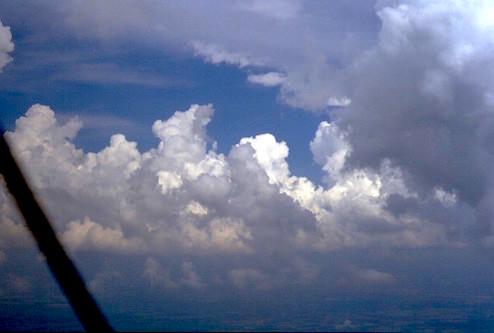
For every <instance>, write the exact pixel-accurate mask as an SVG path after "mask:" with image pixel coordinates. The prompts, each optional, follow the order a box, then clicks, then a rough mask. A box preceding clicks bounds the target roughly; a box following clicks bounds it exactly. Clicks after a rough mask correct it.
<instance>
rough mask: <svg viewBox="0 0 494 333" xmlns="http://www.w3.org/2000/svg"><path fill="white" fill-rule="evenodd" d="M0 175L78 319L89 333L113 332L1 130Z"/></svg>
mask: <svg viewBox="0 0 494 333" xmlns="http://www.w3.org/2000/svg"><path fill="white" fill-rule="evenodd" d="M0 173H1V174H2V175H3V177H4V179H5V182H6V183H7V188H8V190H9V191H10V193H11V194H12V196H13V197H14V198H15V200H16V202H17V206H18V207H19V210H20V211H21V213H22V215H23V216H24V219H25V220H26V223H27V226H28V228H29V230H31V232H32V234H33V236H34V238H35V239H36V241H37V242H38V246H39V249H40V251H41V252H42V253H43V254H44V256H45V257H46V261H47V262H48V266H49V267H50V269H51V271H52V273H53V275H54V276H55V278H56V280H57V281H58V284H59V285H60V287H61V288H62V290H63V292H64V293H65V295H66V296H67V298H68V299H69V302H70V304H71V305H72V308H73V309H74V311H75V313H76V314H77V317H79V320H80V321H81V323H82V325H83V326H84V328H85V329H86V330H87V331H96V330H97V331H101V330H103V331H112V328H111V326H110V324H109V323H108V321H107V320H106V318H105V316H104V315H103V313H102V312H101V311H100V309H99V308H98V306H97V305H96V302H95V301H94V299H93V298H92V297H91V295H90V294H89V292H88V290H87V289H86V286H85V285H84V281H83V280H82V278H81V276H80V275H79V272H78V271H77V269H76V268H75V266H74V264H73V263H72V261H71V260H70V259H69V257H68V256H67V254H66V253H65V251H64V249H63V247H62V245H61V244H60V242H59V241H58V239H57V237H56V236H55V232H54V231H53V229H52V227H51V226H50V223H49V222H48V219H47V218H46V215H45V214H44V213H43V211H42V210H41V208H40V206H39V205H38V203H37V202H36V200H35V199H34V196H33V193H32V192H31V190H30V189H29V187H28V185H27V183H26V180H25V179H24V177H23V176H22V173H21V171H20V169H19V167H18V166H17V164H16V162H15V160H14V158H13V157H12V154H11V152H10V149H9V146H8V145H7V143H6V141H5V139H4V136H3V130H2V129H1V128H0Z"/></svg>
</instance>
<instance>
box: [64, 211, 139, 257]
mask: <svg viewBox="0 0 494 333" xmlns="http://www.w3.org/2000/svg"><path fill="white" fill-rule="evenodd" d="M61 236H62V240H63V242H64V243H65V244H66V245H67V246H68V247H69V248H72V249H74V250H75V249H79V248H86V249H90V250H103V251H116V252H123V253H125V252H138V251H139V250H140V249H142V248H143V247H144V245H143V244H142V243H141V242H140V240H137V239H132V240H127V239H125V238H124V236H123V232H122V229H121V227H120V226H119V225H118V226H117V227H115V228H113V229H112V228H104V227H103V226H101V225H100V224H98V223H96V222H93V221H91V220H90V219H89V218H87V217H86V218H85V219H84V221H83V222H81V221H70V222H69V223H68V224H67V229H66V230H65V231H64V232H63V234H62V235H61Z"/></svg>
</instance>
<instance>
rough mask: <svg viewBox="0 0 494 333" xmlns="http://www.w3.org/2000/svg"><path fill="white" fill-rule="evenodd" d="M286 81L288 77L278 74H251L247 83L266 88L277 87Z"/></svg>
mask: <svg viewBox="0 0 494 333" xmlns="http://www.w3.org/2000/svg"><path fill="white" fill-rule="evenodd" d="M285 80H286V76H285V75H284V74H282V73H278V72H269V73H265V74H249V76H248V77H247V81H249V82H250V83H254V84H260V85H261V86H265V87H276V86H279V85H281V84H282V83H283V82H284V81H285Z"/></svg>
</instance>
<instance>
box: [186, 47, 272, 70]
mask: <svg viewBox="0 0 494 333" xmlns="http://www.w3.org/2000/svg"><path fill="white" fill-rule="evenodd" d="M191 45H192V47H193V49H194V52H195V54H196V55H198V56H202V57H204V59H205V60H206V61H207V62H210V63H212V64H215V65H218V64H221V63H225V64H228V65H236V66H238V67H240V68H243V67H246V66H251V65H262V64H263V62H262V61H261V60H258V59H255V58H252V57H250V56H248V55H245V54H242V53H239V52H230V51H227V50H226V49H225V48H224V47H222V46H219V45H216V44H205V43H203V42H199V41H194V42H192V43H191Z"/></svg>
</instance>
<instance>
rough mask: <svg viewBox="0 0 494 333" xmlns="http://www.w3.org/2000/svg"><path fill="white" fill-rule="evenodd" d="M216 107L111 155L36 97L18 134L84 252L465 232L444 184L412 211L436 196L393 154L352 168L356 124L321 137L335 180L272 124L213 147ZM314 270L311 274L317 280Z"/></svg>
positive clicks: (42, 189) (217, 248) (296, 245)
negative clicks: (293, 151)
mask: <svg viewBox="0 0 494 333" xmlns="http://www.w3.org/2000/svg"><path fill="white" fill-rule="evenodd" d="M213 113H214V109H213V107H212V105H202V106H200V105H192V106H191V107H190V109H189V110H187V111H177V112H176V113H175V114H174V115H173V116H172V117H170V118H169V119H167V120H158V121H156V122H155V123H154V125H153V132H154V134H155V135H156V136H157V137H158V138H159V140H160V141H159V144H158V146H157V147H156V148H153V149H151V150H149V151H146V152H143V153H141V152H140V151H139V150H138V149H137V143H135V142H129V141H127V140H126V138H125V137H124V136H123V135H120V134H115V135H114V136H112V138H111V140H110V143H109V145H108V147H106V148H104V149H102V150H101V151H100V152H96V153H85V152H83V151H82V150H81V149H77V148H76V147H75V145H74V144H73V143H72V140H73V139H74V138H75V136H76V135H77V131H78V130H79V129H80V128H81V126H82V124H81V122H80V121H79V120H77V119H73V120H70V121H68V122H67V123H65V124H60V123H58V121H57V119H56V117H55V113H54V112H53V111H52V110H51V109H50V108H49V107H47V106H43V105H34V106H32V107H31V108H30V109H29V110H28V111H27V112H26V115H25V116H24V117H21V118H19V119H18V120H17V123H16V129H15V131H13V132H8V133H7V134H6V137H7V138H8V140H9V142H10V143H11V144H12V146H13V150H14V152H15V153H16V156H17V157H18V158H19V160H20V162H21V164H22V165H23V166H24V168H25V169H26V171H27V174H28V175H29V176H30V181H31V183H32V184H33V186H34V188H35V190H36V191H37V192H38V193H39V194H40V198H41V200H42V202H43V203H44V204H45V205H46V207H47V209H48V212H49V213H50V216H53V218H54V220H55V224H56V227H57V230H58V231H59V234H60V235H61V237H62V239H63V240H64V241H65V242H66V243H67V244H68V245H69V247H71V248H73V249H75V250H77V251H87V250H91V249H92V250H99V251H103V252H105V251H106V252H112V253H115V252H116V253H142V252H146V253H151V254H153V253H154V254H156V253H160V252H162V251H165V252H169V251H173V252H177V251H178V252H179V253H194V254H197V253H226V254H244V255H247V254H254V253H261V252H263V251H268V252H269V251H280V250H293V249H312V250H318V251H328V250H331V249H335V248H340V247H348V246H349V247H365V246H370V245H371V244H383V243H386V244H388V245H389V246H411V247H417V246H419V247H420V246H428V245H431V244H436V245H437V244H443V243H446V242H447V239H448V237H450V236H447V235H450V234H454V232H456V234H458V228H456V226H455V225H454V224H453V225H451V224H450V225H448V223H446V221H447V219H449V218H452V217H453V216H454V215H455V214H458V209H459V208H458V204H457V202H456V201H455V200H456V199H455V198H456V196H455V195H456V194H452V193H450V192H447V191H446V190H442V189H439V188H438V189H437V190H436V192H434V195H435V197H434V198H435V199H434V201H432V204H431V205H430V207H429V208H427V209H425V210H423V211H424V212H426V214H424V213H421V212H420V210H419V209H418V208H413V209H412V208H411V207H409V206H408V203H409V202H416V205H415V206H416V207H420V204H421V202H423V200H425V199H422V198H418V197H417V194H416V193H414V192H411V191H410V190H409V189H408V188H407V186H406V185H405V179H404V174H403V173H402V172H401V170H400V169H398V168H395V167H394V166H393V165H392V164H391V163H390V162H389V161H387V162H384V163H383V164H382V165H381V167H380V168H379V169H378V170H372V169H368V168H362V169H359V168H356V169H349V170H347V169H345V168H344V165H346V163H347V159H348V156H351V155H349V154H350V152H351V151H352V150H351V149H350V144H349V142H348V141H347V140H348V133H346V132H344V131H343V130H341V129H340V128H339V127H337V126H336V125H334V124H333V123H331V124H330V123H326V122H323V123H321V125H320V126H319V128H318V131H317V132H316V134H315V138H314V140H313V141H312V143H311V149H312V151H313V153H314V158H315V160H316V162H317V163H319V164H320V165H322V166H323V169H324V170H325V171H326V172H327V185H326V187H323V186H321V185H317V184H314V183H313V182H311V181H310V180H308V179H307V178H305V177H299V176H296V175H293V174H292V173H291V171H290V168H289V165H288V162H287V157H288V154H289V149H288V146H287V144H286V143H285V142H278V141H277V140H276V138H275V137H274V136H273V135H271V134H268V133H267V134H261V135H257V136H255V137H249V138H242V139H241V140H240V142H239V143H238V144H237V145H235V146H233V147H232V149H231V151H230V153H229V154H228V155H227V156H225V155H223V154H219V153H217V152H216V151H215V150H214V147H213V148H212V149H208V137H207V132H206V126H207V124H208V123H209V122H210V121H211V118H212V116H213ZM33 166H36V167H35V168H34V167H33ZM1 198H2V205H3V206H2V207H4V208H3V210H2V223H3V224H4V225H6V226H7V225H10V226H11V227H12V228H14V229H15V227H16V226H20V222H19V221H18V218H17V217H15V216H11V215H12V214H10V215H9V209H10V208H8V207H9V204H8V201H7V197H6V196H5V195H3V196H2V197H1ZM415 206H413V207H415ZM461 216H464V217H467V218H468V216H469V215H468V214H466V215H465V214H462V215H461ZM12 228H10V229H12ZM10 229H9V230H10ZM14 229H12V230H14ZM449 231H451V232H449ZM453 231H454V232H453ZM448 232H449V233H448ZM460 236H461V235H459V236H458V237H460ZM455 237H456V236H455ZM6 244H7V243H6ZM299 266H300V267H299V268H300V269H301V270H302V271H303V270H304V267H303V266H304V265H303V264H300V265H299ZM308 267H309V266H307V267H305V268H307V269H306V273H303V272H301V273H300V274H302V275H304V274H305V275H306V277H308V276H309V275H310V274H311V273H310V271H311V270H310V269H309V268H308ZM191 276H192V275H191Z"/></svg>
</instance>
